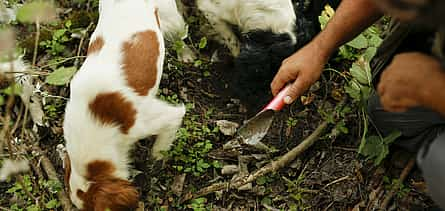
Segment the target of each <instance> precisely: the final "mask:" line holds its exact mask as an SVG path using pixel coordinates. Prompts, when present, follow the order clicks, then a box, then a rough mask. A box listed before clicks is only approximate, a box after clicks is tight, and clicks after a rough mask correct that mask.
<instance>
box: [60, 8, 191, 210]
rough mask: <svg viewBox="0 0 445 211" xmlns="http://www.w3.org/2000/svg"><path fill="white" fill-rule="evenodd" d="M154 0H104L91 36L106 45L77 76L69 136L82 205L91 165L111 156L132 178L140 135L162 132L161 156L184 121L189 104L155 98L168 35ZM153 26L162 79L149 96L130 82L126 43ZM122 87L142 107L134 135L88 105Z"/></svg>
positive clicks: (156, 151)
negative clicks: (125, 62)
mask: <svg viewBox="0 0 445 211" xmlns="http://www.w3.org/2000/svg"><path fill="white" fill-rule="evenodd" d="M152 2H153V1H150V0H101V1H100V6H99V11H100V16H99V22H98V24H97V28H96V30H95V31H94V33H93V35H92V38H91V40H94V39H95V38H96V37H98V36H101V37H103V39H104V41H105V45H104V46H103V48H102V49H101V50H100V52H99V53H96V54H92V55H90V56H88V57H87V59H86V60H85V62H84V64H83V65H82V67H81V68H80V70H79V72H78V73H77V74H76V75H75V76H74V78H73V80H72V81H71V96H70V100H69V102H68V104H67V107H66V111H65V121H64V136H65V140H66V149H67V152H68V154H69V156H70V160H71V177H70V181H69V184H70V188H71V199H72V201H73V203H74V204H75V205H76V206H77V207H78V208H82V202H81V200H80V199H79V198H78V197H77V195H76V192H77V190H78V189H80V190H82V191H87V189H88V187H89V181H86V179H85V175H86V173H87V172H86V167H87V165H88V163H90V162H92V161H95V160H105V161H110V162H111V163H112V164H113V165H114V166H115V167H116V169H117V171H116V172H115V175H114V176H115V177H118V178H122V179H127V178H128V176H129V171H128V159H129V158H128V153H129V150H130V148H131V147H132V146H133V144H134V143H135V142H136V141H138V140H139V139H140V138H144V137H147V136H149V135H158V138H157V140H156V143H155V144H154V147H153V150H152V151H153V156H154V157H155V158H161V154H160V151H162V150H168V149H169V147H170V146H171V144H172V142H173V140H174V136H175V132H176V130H177V128H178V127H179V126H180V124H181V121H182V117H183V116H184V113H185V109H184V107H183V106H179V107H175V106H171V105H169V104H167V103H165V102H162V101H160V100H159V99H157V98H156V97H155V95H156V93H157V89H158V85H159V82H160V79H161V75H162V65H163V60H164V53H165V49H164V42H163V36H162V34H161V32H160V30H159V28H158V25H157V21H156V18H155V13H154V11H155V7H156V6H155V4H154V3H152ZM146 30H153V31H155V32H156V33H157V35H158V42H159V44H160V45H159V47H160V49H159V51H160V56H159V59H158V63H157V70H158V72H157V81H156V85H155V87H154V88H152V89H151V90H150V91H149V94H148V96H139V95H137V94H136V93H135V92H134V91H133V90H132V89H131V88H130V87H128V85H127V84H126V81H125V78H124V76H123V70H122V68H121V61H122V52H121V47H122V44H123V43H124V42H125V41H128V40H129V39H130V37H131V36H132V35H133V34H135V33H137V32H141V31H146ZM115 91H118V92H120V93H121V94H122V95H123V96H124V97H125V98H126V100H127V101H129V102H131V103H132V104H133V106H134V107H135V109H136V110H137V118H136V123H135V125H134V126H133V127H132V128H131V129H130V130H129V133H128V134H123V133H122V132H121V131H120V130H119V127H118V126H107V125H103V124H101V123H100V122H98V121H97V120H96V119H94V118H93V116H92V114H91V112H90V110H89V109H88V105H89V103H90V102H91V101H92V100H93V99H94V98H95V97H96V95H98V94H100V93H105V92H115Z"/></svg>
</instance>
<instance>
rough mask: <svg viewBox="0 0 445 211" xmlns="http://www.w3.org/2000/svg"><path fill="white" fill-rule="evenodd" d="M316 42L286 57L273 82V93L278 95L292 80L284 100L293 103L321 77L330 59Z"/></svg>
mask: <svg viewBox="0 0 445 211" xmlns="http://www.w3.org/2000/svg"><path fill="white" fill-rule="evenodd" d="M323 53H324V52H322V50H321V49H320V48H318V47H317V45H316V44H314V43H309V44H308V45H307V46H305V47H303V48H302V49H300V50H299V51H297V52H296V53H294V54H293V55H291V56H290V57H288V58H287V59H285V60H284V61H283V62H282V64H281V67H280V69H279V71H278V73H277V74H276V75H275V77H274V79H273V81H272V83H271V85H270V86H271V90H272V94H273V95H276V94H277V93H278V92H279V91H280V90H281V89H282V88H283V87H284V86H285V85H286V84H287V83H289V82H292V85H291V87H290V88H289V90H288V91H287V94H286V97H285V98H284V102H285V103H286V104H291V103H292V102H293V101H295V99H297V97H299V96H300V95H302V94H303V93H304V92H305V91H306V90H307V89H309V87H310V86H311V85H312V84H313V83H315V81H317V80H318V78H319V77H320V74H321V72H322V71H323V67H324V65H325V64H326V62H327V60H328V56H324V55H327V54H323Z"/></svg>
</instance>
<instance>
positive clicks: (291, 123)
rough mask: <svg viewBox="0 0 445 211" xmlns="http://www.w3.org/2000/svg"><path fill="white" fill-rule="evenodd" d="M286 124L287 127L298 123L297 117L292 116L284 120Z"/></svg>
mask: <svg viewBox="0 0 445 211" xmlns="http://www.w3.org/2000/svg"><path fill="white" fill-rule="evenodd" d="M286 124H287V126H288V127H295V126H297V124H298V119H296V118H293V117H289V118H288V119H287V120H286Z"/></svg>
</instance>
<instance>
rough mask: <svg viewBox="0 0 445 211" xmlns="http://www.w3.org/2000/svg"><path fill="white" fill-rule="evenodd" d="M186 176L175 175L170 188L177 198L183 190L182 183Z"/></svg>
mask: <svg viewBox="0 0 445 211" xmlns="http://www.w3.org/2000/svg"><path fill="white" fill-rule="evenodd" d="M186 176H187V175H186V174H181V175H176V176H175V180H174V181H173V184H172V185H171V186H170V188H171V190H172V192H173V193H174V194H176V195H177V196H180V195H182V191H183V190H184V182H185V177H186Z"/></svg>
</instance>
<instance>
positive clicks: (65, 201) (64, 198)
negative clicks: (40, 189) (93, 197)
mask: <svg viewBox="0 0 445 211" xmlns="http://www.w3.org/2000/svg"><path fill="white" fill-rule="evenodd" d="M34 150H35V151H37V152H39V154H40V155H41V156H42V158H41V162H42V168H43V170H44V171H45V172H46V174H47V176H48V179H50V180H53V181H56V182H59V183H60V180H59V178H58V177H57V172H56V169H55V168H54V166H53V164H52V163H51V161H50V160H49V159H48V157H46V156H45V155H44V154H43V151H42V150H41V149H40V147H38V146H34ZM57 196H58V197H59V201H60V204H61V205H62V208H63V210H71V208H72V204H71V201H70V199H69V197H68V195H67V193H66V192H65V190H64V189H62V190H60V191H59V192H57Z"/></svg>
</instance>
